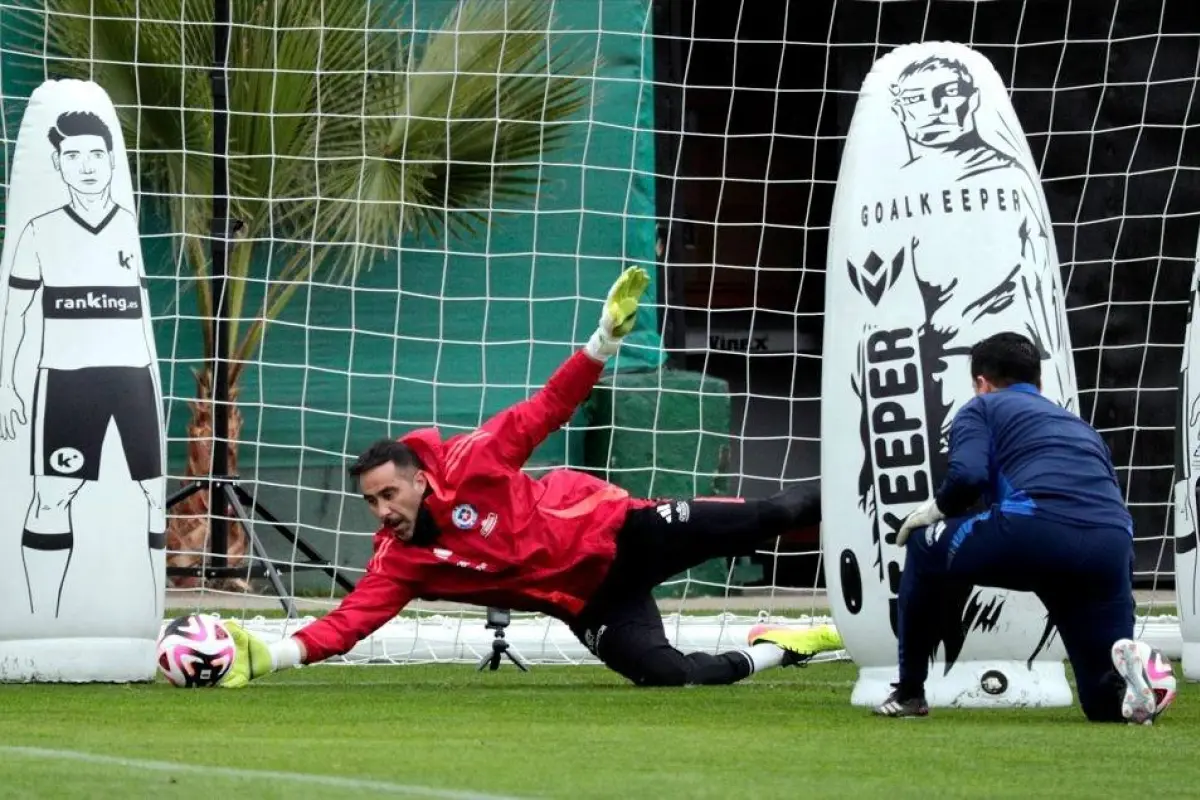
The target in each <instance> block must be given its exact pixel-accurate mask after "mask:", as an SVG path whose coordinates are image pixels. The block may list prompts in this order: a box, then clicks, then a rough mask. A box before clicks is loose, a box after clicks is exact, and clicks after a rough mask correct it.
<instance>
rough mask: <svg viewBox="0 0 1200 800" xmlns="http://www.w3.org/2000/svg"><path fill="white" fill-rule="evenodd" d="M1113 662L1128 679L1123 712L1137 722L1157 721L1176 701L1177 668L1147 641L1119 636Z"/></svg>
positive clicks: (1127, 717)
mask: <svg viewBox="0 0 1200 800" xmlns="http://www.w3.org/2000/svg"><path fill="white" fill-rule="evenodd" d="M1112 660H1113V666H1114V667H1116V668H1117V673H1118V674H1120V676H1121V677H1122V678H1124V679H1125V687H1126V688H1125V699H1124V700H1123V701H1122V703H1121V714H1122V716H1124V717H1125V719H1127V720H1128V721H1129V722H1130V723H1132V724H1134V725H1153V724H1154V720H1156V719H1158V716H1159V715H1160V714H1162V713H1163V712H1164V711H1166V710H1167V708H1168V706H1170V705H1171V703H1173V702H1174V701H1175V694H1176V684H1175V671H1174V670H1173V669H1172V667H1171V662H1170V661H1169V660H1168V659H1167V657H1166V656H1165V655H1163V654H1162V651H1161V650H1158V649H1156V648H1153V647H1151V646H1150V645H1148V644H1146V643H1145V642H1139V641H1135V640H1133V639H1118V640H1117V641H1116V642H1114V643H1113V646H1112Z"/></svg>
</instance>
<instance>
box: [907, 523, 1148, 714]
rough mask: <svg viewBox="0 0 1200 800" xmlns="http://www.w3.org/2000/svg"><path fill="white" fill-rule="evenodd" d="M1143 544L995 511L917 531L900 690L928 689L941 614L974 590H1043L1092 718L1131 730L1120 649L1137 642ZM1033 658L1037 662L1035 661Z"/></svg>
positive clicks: (1111, 532)
mask: <svg viewBox="0 0 1200 800" xmlns="http://www.w3.org/2000/svg"><path fill="white" fill-rule="evenodd" d="M1132 579H1133V538H1132V537H1131V536H1130V534H1129V531H1126V530H1123V529H1120V528H1101V527H1083V526H1078V525H1068V524H1064V523H1061V522H1056V521H1050V520H1046V519H1041V518H1038V517H1032V516H1022V515H1013V514H1005V513H1000V512H997V511H996V510H994V509H993V510H990V511H987V512H984V513H982V514H977V515H975V516H970V517H951V518H949V519H947V520H945V522H943V523H938V524H937V525H935V526H933V527H931V528H929V529H928V530H927V529H925V528H918V529H916V530H914V531H913V532H912V536H910V537H909V540H908V544H907V547H906V563H905V567H904V575H903V577H902V578H901V582H900V599H899V602H900V609H899V614H900V618H899V628H900V642H899V655H900V684H901V689H902V690H903V691H905V692H916V691H918V690H919V689H920V688H921V686H922V685H923V684H924V682H925V678H926V675H927V674H928V671H929V659H930V655H931V654H932V652H933V650H934V647H935V646H936V645H937V637H938V630H937V628H936V627H935V626H934V625H932V624H931V621H934V620H938V618H939V615H938V612H939V611H944V610H947V609H950V610H954V609H962V608H963V607H964V606H965V604H966V602H967V598H968V596H969V595H970V593H971V591H972V589H973V587H974V586H992V587H996V588H1002V589H1011V590H1014V591H1024V592H1034V593H1036V594H1037V596H1038V598H1039V599H1041V601H1042V603H1043V604H1044V605H1045V606H1046V610H1047V612H1048V614H1049V618H1050V621H1051V622H1052V623H1054V625H1055V626H1056V627H1057V628H1058V633H1059V636H1061V637H1062V642H1063V645H1064V646H1065V647H1066V650H1067V657H1068V659H1070V662H1071V668H1072V670H1073V671H1074V672H1075V685H1076V689H1077V691H1078V694H1079V705H1080V707H1081V708H1082V709H1083V713H1084V714H1085V715H1086V716H1087V718H1088V719H1089V720H1092V721H1095V722H1122V721H1124V720H1123V717H1122V716H1121V700H1122V697H1123V696H1124V693H1125V682H1124V681H1123V680H1122V679H1121V677H1120V676H1119V675H1118V674H1117V672H1116V670H1115V669H1114V668H1113V663H1112V656H1111V652H1112V645H1113V642H1115V641H1116V640H1117V639H1128V638H1132V636H1133V625H1134V601H1133V583H1132ZM1031 655H1032V654H1031Z"/></svg>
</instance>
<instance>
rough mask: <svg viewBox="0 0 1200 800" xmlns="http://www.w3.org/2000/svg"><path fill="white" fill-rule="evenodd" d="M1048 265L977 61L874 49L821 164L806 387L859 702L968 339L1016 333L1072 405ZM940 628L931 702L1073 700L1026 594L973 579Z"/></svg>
mask: <svg viewBox="0 0 1200 800" xmlns="http://www.w3.org/2000/svg"><path fill="white" fill-rule="evenodd" d="M1058 270H1059V267H1058V257H1057V253H1056V250H1055V246H1054V239H1053V233H1052V231H1051V228H1050V217H1049V213H1048V212H1047V209H1046V202H1045V197H1044V194H1043V192H1042V189H1041V183H1040V181H1039V178H1038V173H1037V169H1036V165H1035V164H1034V162H1033V157H1032V155H1031V153H1030V151H1029V147H1028V144H1027V143H1026V141H1025V136H1024V134H1023V133H1022V130H1021V126H1020V124H1019V122H1018V121H1017V117H1016V114H1015V112H1014V111H1013V108H1012V105H1011V103H1010V102H1009V99H1008V93H1007V91H1006V89H1005V87H1004V83H1003V82H1002V81H1001V79H1000V77H999V75H997V74H996V71H995V69H994V68H993V67H992V65H991V64H990V63H989V62H988V61H987V59H985V58H984V57H983V56H982V55H980V54H979V53H977V52H975V51H973V50H971V49H969V48H967V47H965V46H962V45H959V44H954V43H948V42H925V43H921V44H913V45H907V46H904V47H900V48H898V49H896V50H894V51H892V52H890V53H888V54H887V55H885V56H883V57H882V58H880V59H879V60H878V61H877V62H876V63H875V65H874V66H873V68H872V70H871V72H870V74H869V75H868V76H867V78H866V80H865V81H864V83H863V87H862V90H861V92H860V94H859V96H858V101H857V105H856V108H855V112H854V116H853V120H852V123H851V126H850V131H849V136H848V138H847V141H846V147H845V151H844V154H843V156H842V163H841V168H840V173H839V176H838V183H837V189H836V196H835V200H834V209H833V218H832V222H831V235H830V244H829V257H828V264H827V273H826V306H825V307H826V314H825V338H824V354H823V364H824V367H823V370H822V393H821V394H822V411H821V418H822V419H821V443H822V454H821V475H822V479H821V480H822V507H823V516H824V520H825V521H824V525H823V527H822V549H823V555H824V560H825V563H826V564H827V565H828V567H827V570H826V576H827V581H828V586H829V594H830V600H831V604H832V610H833V615H834V618H835V621H836V623H837V626H838V629H839V630H840V631H841V633H842V636H843V638H844V640H845V643H846V648H847V650H848V651H849V653H850V655H851V656H852V657H853V659H854V661H855V662H856V663H857V664H858V665H859V667H860V674H859V680H858V683H857V685H856V687H855V690H854V692H853V697H852V702H853V703H855V704H857V705H875V704H877V703H880V702H882V701H883V700H884V699H885V698H886V697H887V694H888V692H889V691H890V688H891V687H890V684H891V683H892V682H893V681H895V680H896V679H897V666H896V661H897V653H896V633H895V624H896V601H897V595H898V592H899V586H900V575H901V571H902V570H903V567H904V552H903V550H902V549H901V548H899V547H897V546H896V544H895V535H896V531H897V529H898V528H899V526H900V523H901V522H902V521H903V519H904V517H905V516H907V514H908V513H909V512H910V511H912V510H913V509H914V508H916V506H918V505H919V504H920V503H921V502H923V501H925V500H926V499H928V498H929V497H930V496H931V495H932V493H933V492H934V491H935V490H936V489H937V487H938V485H939V483H940V482H941V480H942V476H943V473H944V470H945V460H946V450H947V434H948V431H949V427H950V422H951V420H952V419H953V416H954V414H955V412H956V411H957V410H958V409H959V408H960V407H961V406H962V404H963V403H965V402H966V401H967V400H969V399H970V398H971V397H972V393H973V392H972V385H971V378H970V372H969V359H968V350H969V348H970V347H971V345H972V344H974V343H975V342H977V341H979V340H980V339H982V338H984V337H986V336H989V335H991V334H993V333H997V332H1000V331H1018V332H1021V333H1025V334H1026V335H1029V336H1031V337H1032V338H1034V339H1035V340H1036V341H1037V342H1038V343H1039V344H1040V345H1041V347H1042V348H1043V351H1044V352H1045V361H1044V363H1043V384H1044V385H1043V390H1044V393H1045V394H1046V395H1047V396H1049V397H1051V398H1052V399H1053V400H1055V401H1056V402H1058V403H1060V404H1062V405H1064V406H1066V407H1068V408H1071V409H1076V408H1077V404H1076V390H1075V374H1074V368H1073V366H1072V360H1071V359H1072V356H1071V346H1070V339H1069V336H1068V333H1067V325H1066V316H1065V312H1064V308H1063V293H1062V289H1061V287H1060V282H1061V278H1060V276H1059V271H1058ZM941 625H942V635H941V636H940V640H939V647H938V650H937V652H936V660H937V663H935V664H934V665H933V668H932V669H931V671H930V679H929V682H928V683H927V685H926V694H927V698H928V700H929V703H930V704H931V705H933V706H939V705H941V706H944V705H960V706H1015V705H1055V706H1057V705H1067V704H1070V703H1071V699H1072V697H1071V691H1070V688H1069V685H1068V684H1067V682H1066V678H1065V670H1064V666H1063V659H1064V657H1065V652H1064V650H1063V648H1062V646H1061V643H1060V642H1059V640H1058V638H1057V636H1056V635H1055V632H1054V630H1053V628H1052V627H1050V626H1049V625H1048V623H1047V615H1046V611H1045V608H1044V607H1043V606H1042V604H1041V603H1040V601H1038V599H1037V598H1036V597H1035V596H1033V595H1031V594H1024V593H1018V592H1007V591H997V590H992V589H983V588H977V589H976V590H974V591H973V592H972V594H971V596H970V597H969V599H968V600H967V602H966V604H965V605H964V607H962V608H955V609H947V614H946V617H945V619H943V620H941ZM964 631H965V633H964Z"/></svg>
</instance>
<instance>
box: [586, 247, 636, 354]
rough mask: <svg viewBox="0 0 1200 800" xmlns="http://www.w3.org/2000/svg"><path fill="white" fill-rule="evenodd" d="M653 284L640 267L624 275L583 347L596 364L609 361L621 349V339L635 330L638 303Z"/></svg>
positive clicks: (618, 280)
mask: <svg viewBox="0 0 1200 800" xmlns="http://www.w3.org/2000/svg"><path fill="white" fill-rule="evenodd" d="M649 285H650V275H649V274H648V273H647V272H646V270H644V269H642V268H641V267H630V268H628V269H627V270H625V271H624V272H622V273H621V277H619V278H617V280H616V282H615V283H614V284H613V285H612V288H611V289H609V290H608V297H607V298H606V299H605V301H604V310H603V311H601V312H600V327H598V328H596V332H595V333H593V334H592V338H591V339H589V340H588V343H587V346H586V347H585V348H584V349H585V350H586V351H587V354H588V355H589V356H591V357H592V358H594V359H595V360H597V361H607V360H608V359H609V358H610V357H611V356H613V355H615V354H616V352H617V350H619V349H620V348H621V340H622V339H624V338H625V337H626V336H627V335H628V334H629V332H630V331H632V330H633V324H634V322H635V321H636V319H635V318H636V317H637V309H638V301H639V300H640V299H641V297H642V292H644V291H646V287H647V286H649Z"/></svg>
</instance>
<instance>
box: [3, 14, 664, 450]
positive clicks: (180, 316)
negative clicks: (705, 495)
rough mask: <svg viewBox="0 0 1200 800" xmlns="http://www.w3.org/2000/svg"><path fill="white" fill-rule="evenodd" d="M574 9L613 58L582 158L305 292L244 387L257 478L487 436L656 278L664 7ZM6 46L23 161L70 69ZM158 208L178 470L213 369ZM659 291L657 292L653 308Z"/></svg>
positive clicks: (161, 298)
mask: <svg viewBox="0 0 1200 800" xmlns="http://www.w3.org/2000/svg"><path fill="white" fill-rule="evenodd" d="M30 5H31V6H35V7H36V6H39V5H40V3H30ZM452 5H453V3H452V2H451V0H420V2H416V3H412V4H410V6H409V8H410V10H412V11H413V12H414V13H415V14H416V16H417V19H418V20H419V21H421V22H422V23H424V22H427V21H428V22H433V21H436V20H437V19H440V18H441V17H442V16H443V15H444V14H445V13H446V12H447V10H448V9H449V8H450V7H451V6H452ZM3 13H5V14H10V15H11V14H14V13H17V12H13V11H11V10H10V11H7V12H3ZM556 13H557V15H558V27H560V28H566V29H570V30H572V31H578V33H574V34H572V35H573V36H578V37H582V38H583V39H584V40H585V42H584V44H585V45H586V46H588V47H590V48H591V49H593V50H594V51H595V52H596V53H597V55H599V56H600V57H601V58H602V59H603V61H602V64H601V65H600V67H599V68H598V69H597V71H596V74H595V81H594V89H595V91H594V98H593V101H592V103H591V104H590V105H589V106H588V107H587V108H586V109H585V111H584V112H583V114H581V122H580V124H578V125H575V126H573V134H572V136H571V139H570V141H569V144H568V145H567V147H566V148H564V149H561V150H558V151H556V152H554V153H552V154H550V155H549V156H548V158H547V161H549V162H551V165H549V166H547V167H546V168H545V170H544V178H545V179H546V187H547V188H546V189H545V190H544V191H543V192H542V193H541V194H540V195H539V197H538V198H537V201H536V204H535V205H533V206H531V207H530V208H527V209H520V210H518V211H516V212H515V213H511V214H507V215H503V216H497V217H496V218H495V219H493V220H492V221H491V224H490V225H489V226H488V227H487V228H486V229H485V230H484V231H483V234H482V235H481V236H479V237H478V238H476V239H473V240H471V241H454V242H452V243H451V244H450V246H447V243H445V242H441V241H427V240H426V241H422V240H418V239H409V240H406V241H405V242H404V243H403V244H402V246H401V247H400V248H398V249H396V250H395V251H392V252H388V253H383V254H381V255H380V257H379V258H378V259H376V261H375V262H374V263H373V264H372V265H371V269H369V270H368V271H366V272H365V273H364V274H363V275H362V276H361V278H360V279H359V280H358V281H357V283H356V285H355V286H354V287H349V286H338V285H315V284H314V285H312V286H310V287H308V288H307V289H305V290H301V291H299V292H297V293H296V295H295V297H294V299H293V300H292V302H291V304H290V306H289V307H288V308H287V310H286V311H285V313H284V314H283V315H282V316H281V317H280V318H279V319H278V320H277V321H276V322H275V323H273V324H271V325H270V327H269V330H268V333H267V336H266V339H265V342H264V345H263V348H262V351H261V354H260V361H261V363H260V364H258V365H255V366H254V367H253V368H251V369H249V370H248V371H247V372H246V375H245V379H244V380H243V382H242V386H241V394H240V398H239V399H240V408H241V410H242V412H243V413H244V415H245V427H244V429H243V433H242V435H241V447H240V453H241V458H242V465H243V470H244V471H253V470H254V469H255V468H256V467H259V466H261V467H283V466H292V465H297V464H299V463H300V462H303V464H304V466H309V467H311V466H318V465H320V464H322V463H332V462H334V461H340V460H341V458H342V454H343V453H346V452H354V451H356V450H357V449H359V448H360V447H361V446H362V445H364V444H365V443H367V442H369V441H370V440H372V439H374V438H377V437H379V436H383V435H397V434H400V433H402V432H403V431H405V430H407V429H409V428H411V427H414V426H419V425H428V424H437V425H440V426H443V427H444V428H445V429H446V430H447V431H450V432H453V431H454V430H456V429H458V428H465V427H472V426H475V425H477V424H478V423H479V422H480V421H481V420H482V419H483V418H485V417H487V416H488V415H490V414H492V413H494V412H495V411H498V410H499V409H501V408H503V407H504V406H506V405H508V404H510V403H512V402H514V401H516V400H518V399H521V398H524V397H526V396H528V394H529V393H530V392H531V391H533V390H536V388H537V387H539V386H540V385H541V384H542V383H543V381H544V380H545V378H546V377H547V376H548V375H549V374H550V372H551V371H552V370H553V368H554V367H555V366H556V365H557V364H558V362H559V361H560V360H561V359H562V358H564V357H565V356H567V355H568V354H569V353H570V351H571V349H572V348H573V347H575V346H578V345H580V344H582V342H583V341H584V340H586V338H587V336H588V335H589V334H590V333H591V331H592V330H593V328H594V327H595V323H596V320H597V317H598V314H599V308H600V303H599V300H600V299H602V298H603V296H604V293H605V292H606V291H607V289H608V286H609V285H610V283H611V282H612V280H613V279H614V278H615V277H616V276H617V274H618V273H619V272H620V270H621V269H622V268H623V267H624V266H626V265H627V264H629V263H640V264H645V265H652V264H653V262H654V236H655V229H654V177H653V158H654V140H653V128H654V126H653V93H652V89H651V86H650V84H649V73H650V71H651V70H652V60H651V53H652V48H651V42H650V39H649V37H648V36H646V35H644V25H645V20H646V15H647V13H648V12H647V3H646V0H608V1H607V2H604V3H590V2H567V3H558V4H556ZM3 22H4V20H3V19H0V24H3ZM4 29H5V30H8V29H7V27H5V28H4ZM3 44H4V55H3V59H2V60H0V89H2V91H3V97H2V98H0V102H2V104H3V109H2V112H3V119H4V123H5V130H4V133H5V137H4V138H5V141H6V145H7V151H8V157H9V159H11V153H12V147H13V145H14V143H15V138H16V132H17V129H18V127H19V122H20V114H21V111H22V110H23V107H24V98H26V97H28V94H29V91H30V90H31V88H32V87H33V86H35V85H36V84H37V83H38V82H39V81H40V80H41V79H42V78H43V77H45V76H46V75H47V74H50V75H51V76H53V64H52V62H46V61H44V60H43V59H42V58H40V57H34V56H23V55H20V54H19V53H17V52H15V51H16V50H19V49H22V48H29V49H33V50H37V49H38V48H39V47H40V45H39V43H30V42H18V41H12V40H11V36H10V38H9V39H6V40H5V41H4V43H3ZM235 66H236V65H235ZM7 164H8V161H7V159H6V163H5V169H6V172H5V177H6V176H7ZM141 211H142V217H143V223H142V226H143V234H144V247H145V256H146V262H147V265H148V269H149V271H150V272H151V273H152V275H153V276H154V278H153V279H152V280H151V290H150V291H151V298H152V304H153V306H154V309H155V314H156V321H155V331H156V336H157V339H158V348H159V356H160V360H161V362H162V371H163V379H164V391H165V392H166V394H167V395H168V397H167V405H168V414H169V420H170V430H169V435H170V437H171V439H172V447H171V457H172V462H173V469H175V470H178V469H179V467H180V466H181V464H180V459H181V458H182V455H183V452H184V450H183V442H182V441H181V440H182V438H183V437H184V436H185V426H186V423H187V420H188V409H187V407H186V402H187V400H189V399H190V398H192V397H193V396H194V394H195V390H194V384H193V380H192V372H191V371H192V370H193V369H194V368H198V367H199V366H201V353H202V351H201V339H200V327H199V322H198V320H197V319H196V316H197V312H196V309H195V302H194V298H193V296H192V295H191V294H190V293H189V292H188V291H187V290H188V287H189V286H190V285H191V280H190V278H191V274H190V272H189V271H188V268H187V266H186V265H185V264H183V263H182V262H181V261H178V260H177V259H176V258H175V257H174V256H173V255H172V249H171V239H170V235H169V232H168V231H166V226H165V225H164V223H163V221H162V216H161V215H157V216H156V215H155V214H154V212H153V209H151V208H150V207H149V205H148V204H143V208H142V209H141ZM277 255H278V254H277V253H276V254H273V253H272V252H271V251H270V249H269V248H262V250H261V252H260V254H259V257H258V259H257V261H256V265H257V269H258V271H259V277H267V276H268V275H269V274H270V269H271V263H272V257H273V256H274V257H276V258H277ZM651 272H652V274H653V270H651ZM654 293H655V289H654V287H653V286H652V287H651V288H650V289H649V291H648V297H650V298H653V297H654V296H655V294H654ZM256 300H257V298H256V297H255V296H254V292H253V291H252V292H251V301H250V302H249V303H248V304H247V309H257V306H256V305H255V302H256ZM656 331H657V315H656V313H655V311H654V309H653V308H645V309H644V310H643V312H642V313H641V315H640V318H639V326H638V329H637V331H636V332H635V333H634V334H633V335H632V336H631V337H630V340H629V341H630V345H631V346H628V347H626V348H625V350H624V351H623V353H622V356H621V359H620V362H619V364H617V365H616V366H617V367H618V368H619V369H625V368H627V367H628V368H643V369H644V368H648V367H649V368H654V367H657V366H659V365H660V364H661V362H662V353H661V350H660V342H659V338H658V335H657V333H656ZM535 460H536V461H538V462H542V463H573V464H579V463H582V446H581V443H580V439H579V434H578V433H573V434H571V436H569V437H568V436H566V435H562V434H560V435H558V436H555V437H554V438H553V439H552V440H551V441H549V442H547V444H546V446H544V447H543V448H542V449H541V450H540V451H539V452H538V454H537V455H536V456H535Z"/></svg>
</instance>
